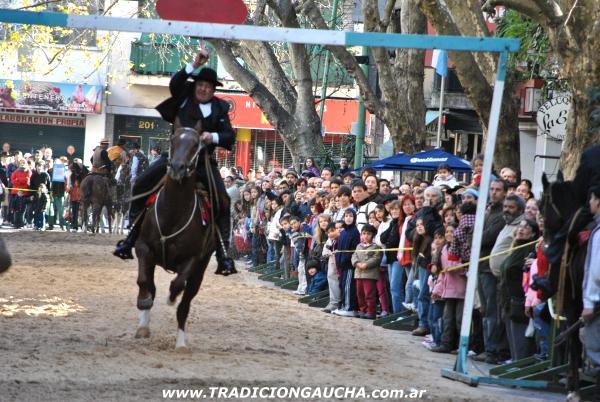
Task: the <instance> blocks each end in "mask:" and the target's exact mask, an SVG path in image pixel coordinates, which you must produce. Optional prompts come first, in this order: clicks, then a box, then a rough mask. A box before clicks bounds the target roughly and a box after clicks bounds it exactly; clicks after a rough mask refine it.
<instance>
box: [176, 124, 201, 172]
mask: <svg viewBox="0 0 600 402" xmlns="http://www.w3.org/2000/svg"><path fill="white" fill-rule="evenodd" d="M180 130H182V132H181V133H179V134H178V135H177V136H171V142H172V141H173V138H175V137H180V136H182V135H184V134H188V133H189V132H193V133H194V134H196V136H197V137H198V148H197V149H196V152H195V153H194V156H193V157H192V159H190V164H189V165H188V166H187V167H186V169H185V177H190V175H191V174H192V172H193V171H195V170H196V164H197V163H198V157H199V155H200V151H202V149H203V148H204V146H203V144H202V141H201V139H200V133H199V132H198V131H197V130H196V129H193V128H190V127H183V128H181V129H180ZM171 148H173V147H172V146H171V147H169V162H168V163H167V166H168V167H171Z"/></svg>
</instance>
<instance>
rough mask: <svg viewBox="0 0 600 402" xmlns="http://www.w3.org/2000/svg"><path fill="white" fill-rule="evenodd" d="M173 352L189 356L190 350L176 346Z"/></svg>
mask: <svg viewBox="0 0 600 402" xmlns="http://www.w3.org/2000/svg"><path fill="white" fill-rule="evenodd" d="M175 352H177V353H182V354H189V353H190V352H191V351H190V348H188V347H187V346H176V347H175Z"/></svg>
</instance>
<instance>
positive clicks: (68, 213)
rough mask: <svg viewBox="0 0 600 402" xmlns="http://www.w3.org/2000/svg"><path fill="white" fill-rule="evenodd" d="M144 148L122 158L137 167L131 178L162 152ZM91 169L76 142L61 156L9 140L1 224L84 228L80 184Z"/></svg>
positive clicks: (3, 160)
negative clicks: (148, 153)
mask: <svg viewBox="0 0 600 402" xmlns="http://www.w3.org/2000/svg"><path fill="white" fill-rule="evenodd" d="M119 144H121V143H119ZM139 148H140V147H139V145H137V144H133V145H132V146H131V147H130V149H129V151H128V152H127V153H126V158H125V160H124V161H122V162H123V163H124V164H129V165H131V169H129V170H128V171H129V172H130V173H129V174H130V176H131V177H129V179H130V180H131V181H134V180H135V178H136V175H139V174H140V173H141V172H142V171H143V170H144V169H145V167H147V165H148V163H152V162H153V161H155V160H157V159H158V158H159V157H160V154H161V151H160V149H158V148H154V149H153V152H152V154H151V157H150V158H146V156H145V155H144V154H143V152H142V151H141V150H140V149H139ZM88 173H89V170H88V168H87V166H86V164H85V163H84V161H83V160H82V159H81V158H78V157H76V153H75V147H74V146H73V145H69V146H67V148H66V150H65V153H64V154H61V155H60V156H58V157H57V156H56V155H55V154H54V151H53V150H52V148H50V147H46V146H42V147H40V148H39V149H37V150H35V151H33V153H23V152H22V151H20V150H13V149H11V145H10V144H9V143H4V144H3V146H2V151H1V153H0V224H2V226H4V227H10V228H14V229H23V228H32V229H34V230H39V231H44V230H68V231H75V232H77V231H79V230H81V229H80V228H81V226H82V219H83V218H82V216H81V213H80V210H81V208H80V192H79V186H80V184H81V181H82V180H83V178H84V177H85V176H86V175H87V174H88ZM111 174H112V175H114V176H115V177H119V171H118V170H117V169H116V166H112V170H111Z"/></svg>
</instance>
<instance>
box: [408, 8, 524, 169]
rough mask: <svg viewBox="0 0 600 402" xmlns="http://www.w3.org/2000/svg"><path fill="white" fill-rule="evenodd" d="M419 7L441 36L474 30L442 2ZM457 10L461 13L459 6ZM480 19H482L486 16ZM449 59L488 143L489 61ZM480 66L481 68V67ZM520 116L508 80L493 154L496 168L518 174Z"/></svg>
mask: <svg viewBox="0 0 600 402" xmlns="http://www.w3.org/2000/svg"><path fill="white" fill-rule="evenodd" d="M419 3H420V4H419V5H420V7H421V10H423V12H424V13H425V15H426V16H427V18H428V19H429V21H430V22H431V23H432V24H433V26H434V27H435V29H436V31H437V32H438V33H439V34H440V35H457V36H462V35H464V34H465V33H464V32H463V31H466V32H472V31H473V29H474V27H473V22H472V18H471V19H469V18H466V16H463V15H462V14H460V13H459V16H460V18H459V17H458V16H455V15H452V14H450V12H449V10H448V9H447V8H446V7H444V6H443V5H442V4H441V3H440V1H439V0H420V2H419ZM454 3H456V2H455V1H451V2H450V3H449V4H451V5H454ZM456 8H457V9H460V7H458V6H457V7H456ZM478 18H481V19H483V15H481V16H479V17H478ZM479 25H480V24H479ZM448 56H449V57H450V58H451V59H452V61H453V63H454V67H455V70H456V73H457V75H458V78H459V79H460V83H461V84H462V86H463V88H464V91H465V95H466V96H467V98H468V99H469V101H470V102H471V104H472V105H473V108H474V109H475V112H476V113H477V115H478V116H479V121H480V123H481V127H482V128H483V135H484V141H485V139H487V130H488V124H489V118H490V108H491V105H492V96H493V88H492V86H491V85H490V83H489V82H488V80H487V78H486V73H487V74H488V75H489V73H488V72H487V70H489V66H488V65H487V63H488V59H487V58H482V57H477V58H476V57H475V56H474V55H473V53H472V52H448ZM496 59H497V56H496ZM479 63H482V64H481V65H480V64H479ZM496 66H497V60H495V61H494V65H493V68H494V70H495V69H496ZM517 112H518V103H517V100H516V98H515V94H514V90H513V87H512V85H510V80H507V81H506V86H505V89H504V96H503V102H502V111H501V114H500V122H499V125H498V134H497V139H496V144H497V149H496V152H494V164H495V165H496V167H498V168H501V167H504V166H510V167H511V168H513V169H515V170H517V171H518V170H520V167H521V161H520V157H519V116H518V113H517Z"/></svg>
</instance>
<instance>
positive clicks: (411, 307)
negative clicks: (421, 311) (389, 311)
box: [402, 303, 417, 312]
mask: <svg viewBox="0 0 600 402" xmlns="http://www.w3.org/2000/svg"><path fill="white" fill-rule="evenodd" d="M402 305H403V306H404V308H405V309H407V310H410V311H415V312H416V311H417V307H416V306H415V304H414V303H402Z"/></svg>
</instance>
